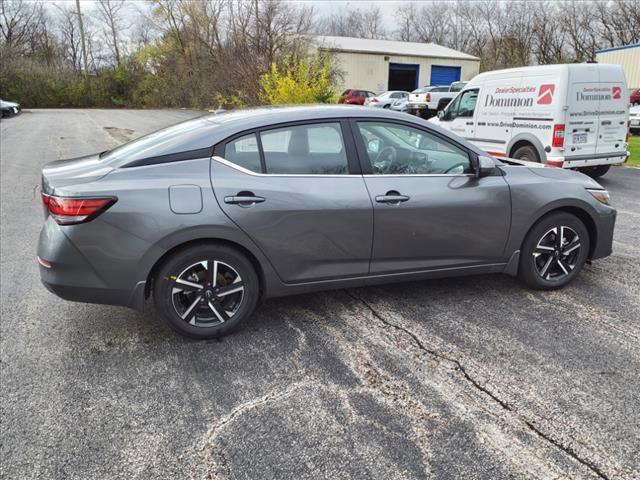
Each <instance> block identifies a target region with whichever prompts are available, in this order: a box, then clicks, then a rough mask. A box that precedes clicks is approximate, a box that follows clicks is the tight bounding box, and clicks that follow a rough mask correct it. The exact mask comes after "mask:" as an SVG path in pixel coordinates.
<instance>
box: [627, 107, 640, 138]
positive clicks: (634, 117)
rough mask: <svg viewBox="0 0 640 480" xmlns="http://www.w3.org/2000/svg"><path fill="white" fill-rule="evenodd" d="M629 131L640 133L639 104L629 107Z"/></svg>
mask: <svg viewBox="0 0 640 480" xmlns="http://www.w3.org/2000/svg"><path fill="white" fill-rule="evenodd" d="M629 131H630V132H631V133H635V134H638V133H640V104H638V105H635V106H633V107H631V108H630V109H629Z"/></svg>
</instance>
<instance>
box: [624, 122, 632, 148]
mask: <svg viewBox="0 0 640 480" xmlns="http://www.w3.org/2000/svg"><path fill="white" fill-rule="evenodd" d="M630 130H631V120H629V121H628V122H627V134H626V135H625V137H624V142H625V143H629V131H630Z"/></svg>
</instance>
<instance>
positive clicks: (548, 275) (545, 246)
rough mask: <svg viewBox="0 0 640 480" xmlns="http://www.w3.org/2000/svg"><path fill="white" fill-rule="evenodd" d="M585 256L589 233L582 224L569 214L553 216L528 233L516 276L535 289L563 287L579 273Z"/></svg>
mask: <svg viewBox="0 0 640 480" xmlns="http://www.w3.org/2000/svg"><path fill="white" fill-rule="evenodd" d="M588 254H589V232H588V231H587V229H586V227H585V226H584V224H583V223H582V221H581V220H580V219H579V218H578V217H576V216H575V215H572V214H570V213H566V212H558V213H552V214H550V215H547V216H545V217H543V218H541V219H540V220H539V221H538V222H537V223H536V224H535V225H534V227H533V228H532V229H531V230H530V231H529V233H528V234H527V237H526V238H525V240H524V243H523V245H522V249H521V251H520V268H519V270H518V275H519V277H520V278H521V279H522V281H523V282H524V283H526V284H527V285H528V286H530V287H532V288H535V289H539V290H553V289H556V288H562V287H564V286H565V285H566V284H567V283H569V282H570V281H571V280H573V279H574V278H575V276H576V275H578V273H579V272H580V270H582V267H583V266H584V264H585V262H586V260H587V256H588Z"/></svg>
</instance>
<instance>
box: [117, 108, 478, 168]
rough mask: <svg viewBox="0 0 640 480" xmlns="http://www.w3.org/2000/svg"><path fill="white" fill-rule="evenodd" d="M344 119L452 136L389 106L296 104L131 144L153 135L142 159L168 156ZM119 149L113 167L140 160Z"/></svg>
mask: <svg viewBox="0 0 640 480" xmlns="http://www.w3.org/2000/svg"><path fill="white" fill-rule="evenodd" d="M347 118H355V119H358V118H366V119H373V120H378V119H379V120H381V121H383V120H385V119H388V120H396V121H403V122H405V123H414V124H416V126H417V127H421V128H428V129H431V130H434V131H437V132H440V133H441V134H442V135H444V136H451V135H452V134H451V132H447V131H446V130H444V129H442V128H441V127H439V126H437V125H434V124H432V123H428V122H426V121H425V120H422V119H420V118H418V117H415V116H413V115H408V114H406V113H401V112H396V111H393V110H390V109H373V108H364V107H361V106H358V105H296V106H271V107H259V108H246V109H240V110H233V111H228V112H224V113H213V114H207V115H203V116H200V117H196V118H193V119H190V120H186V121H184V122H182V123H179V124H176V125H173V126H171V127H167V128H165V129H162V130H159V131H157V132H154V133H152V134H149V135H147V136H146V137H142V138H140V139H137V140H134V141H133V142H131V143H135V142H138V141H140V142H145V141H148V140H145V138H146V139H151V138H153V139H154V144H155V145H156V146H155V147H154V148H152V149H145V150H144V152H145V158H146V156H149V157H159V156H168V155H172V154H176V153H180V152H192V151H199V150H202V149H207V148H210V147H211V146H212V145H216V144H218V143H220V142H222V141H224V140H226V139H228V138H229V137H232V136H235V135H238V134H242V133H243V132H247V133H249V132H250V131H251V130H255V129H260V128H268V127H273V128H278V126H279V125H281V124H287V123H295V122H306V121H311V122H314V121H323V120H331V119H337V120H341V119H347ZM456 140H457V141H458V143H460V144H462V145H464V146H465V147H467V148H468V149H469V150H472V151H474V152H476V153H477V154H482V152H481V150H479V149H478V148H477V147H475V146H473V145H472V144H470V143H469V142H467V141H466V140H464V139H462V138H457V139H456ZM127 145H129V144H127ZM122 148H123V146H121V147H119V148H116V149H114V150H113V151H112V152H110V153H109V154H107V155H106V156H105V160H107V161H109V162H110V163H111V164H112V165H113V166H116V167H117V166H126V165H128V166H131V164H132V162H134V161H135V162H137V161H138V160H140V159H139V158H127V156H125V155H118V153H119V152H118V150H121V149H122ZM151 150H153V151H151ZM122 153H124V152H122ZM140 158H142V156H140ZM135 162H134V163H135Z"/></svg>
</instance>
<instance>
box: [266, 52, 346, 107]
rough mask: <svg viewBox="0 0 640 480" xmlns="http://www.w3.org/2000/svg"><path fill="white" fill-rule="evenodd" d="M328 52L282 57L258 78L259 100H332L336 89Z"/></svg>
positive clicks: (302, 101)
mask: <svg viewBox="0 0 640 480" xmlns="http://www.w3.org/2000/svg"><path fill="white" fill-rule="evenodd" d="M331 72H332V71H331V62H330V59H329V57H328V56H326V55H322V54H318V55H316V56H313V57H304V58H300V57H298V56H297V55H294V56H291V57H288V58H286V59H285V60H284V61H283V62H282V64H281V65H280V66H278V65H276V64H275V63H274V64H272V65H271V70H270V71H269V72H268V73H265V74H264V75H262V77H261V78H260V87H261V89H262V92H261V94H260V100H261V101H262V102H263V103H266V104H269V105H282V104H296V103H333V102H335V99H336V92H335V90H334V85H333V81H332V74H331Z"/></svg>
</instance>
